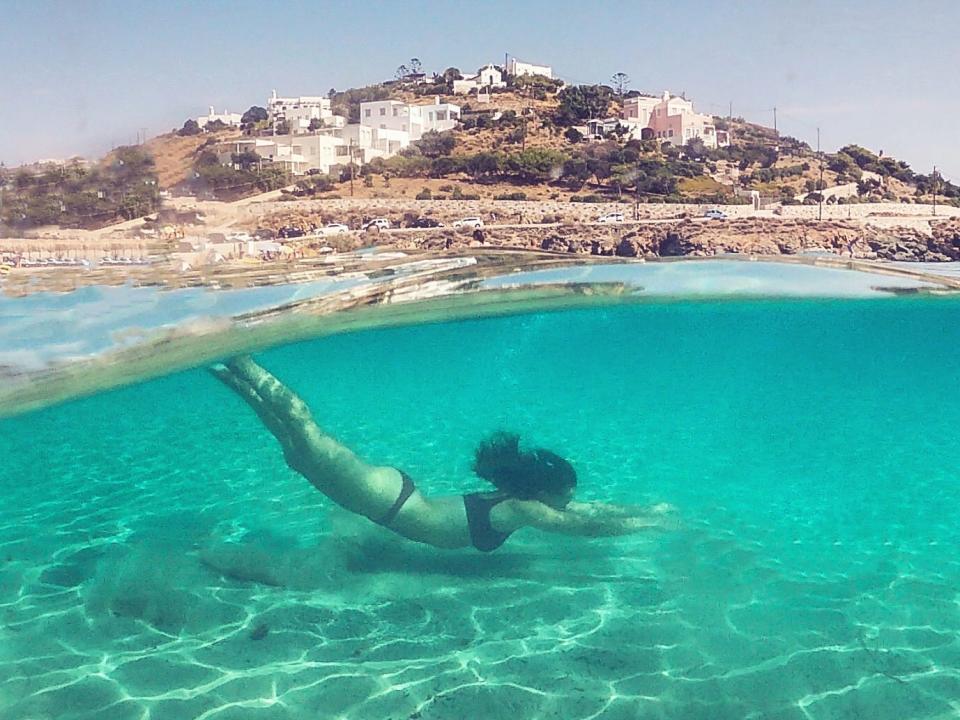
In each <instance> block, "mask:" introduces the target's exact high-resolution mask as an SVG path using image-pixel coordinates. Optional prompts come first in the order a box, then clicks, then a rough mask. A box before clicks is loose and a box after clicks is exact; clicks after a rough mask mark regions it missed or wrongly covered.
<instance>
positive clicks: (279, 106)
mask: <svg viewBox="0 0 960 720" xmlns="http://www.w3.org/2000/svg"><path fill="white" fill-rule="evenodd" d="M267 114H268V115H269V118H270V124H271V125H272V126H273V129H274V132H277V131H278V130H280V129H281V126H282V125H283V124H284V123H286V125H287V128H289V130H290V132H291V133H292V134H294V135H300V134H302V133H307V132H311V131H310V124H311V123H312V122H313V121H314V120H318V121H320V122H322V123H323V127H343V126H344V125H345V124H346V120H345V119H344V118H343V117H341V116H339V115H334V114H333V111H332V110H331V109H330V99H329V98H325V97H319V96H315V95H304V96H301V97H277V91H276V90H274V91H273V95H272V96H271V97H270V99H269V100H267Z"/></svg>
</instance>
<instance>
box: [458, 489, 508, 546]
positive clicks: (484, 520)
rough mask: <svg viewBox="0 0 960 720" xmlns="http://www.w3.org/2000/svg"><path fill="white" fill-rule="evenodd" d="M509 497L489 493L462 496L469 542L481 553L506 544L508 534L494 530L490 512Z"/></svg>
mask: <svg viewBox="0 0 960 720" xmlns="http://www.w3.org/2000/svg"><path fill="white" fill-rule="evenodd" d="M504 500H509V496H507V495H501V494H499V493H497V494H493V495H491V494H489V493H470V494H469V495H464V496H463V507H464V508H465V509H466V511H467V527H468V528H469V530H470V542H472V543H473V546H474V547H475V548H476V549H477V550H480V551H481V552H490V551H491V550H496V549H497V548H498V547H500V546H501V545H503V543H504V542H506V540H507V538H508V537H510V533H504V532H500V531H499V530H495V529H494V527H493V525H491V524H490V511H491V510H493V508H495V507H496V506H497V505H499V504H500V503H502V502H503V501H504Z"/></svg>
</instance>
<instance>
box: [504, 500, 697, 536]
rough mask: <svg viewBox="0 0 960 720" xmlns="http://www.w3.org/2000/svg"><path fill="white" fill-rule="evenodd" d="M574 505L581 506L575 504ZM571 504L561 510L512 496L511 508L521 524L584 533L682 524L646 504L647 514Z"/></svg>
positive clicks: (617, 532) (623, 532)
mask: <svg viewBox="0 0 960 720" xmlns="http://www.w3.org/2000/svg"><path fill="white" fill-rule="evenodd" d="M570 505H576V506H577V507H573V508H571V506H570ZM570 505H568V506H567V509H566V510H563V511H559V510H554V509H553V508H551V507H549V506H548V505H545V504H543V503H542V502H538V501H536V500H512V501H510V512H511V514H512V516H513V518H512V519H513V520H514V524H515V525H516V527H517V528H520V527H525V526H529V527H535V528H537V529H538V530H544V531H546V532H555V533H560V534H562V535H578V536H581V537H610V536H613V535H630V534H633V533H637V532H642V531H644V530H673V529H676V528H677V526H678V521H677V520H676V518H675V517H673V516H672V515H671V514H670V513H669V512H666V511H660V512H650V508H646V510H647V512H645V513H644V514H633V515H614V514H606V513H603V512H589V511H586V512H585V511H583V510H582V509H581V506H586V508H588V509H589V508H591V506H593V503H571V504H570ZM611 507H617V506H611ZM655 507H659V506H655Z"/></svg>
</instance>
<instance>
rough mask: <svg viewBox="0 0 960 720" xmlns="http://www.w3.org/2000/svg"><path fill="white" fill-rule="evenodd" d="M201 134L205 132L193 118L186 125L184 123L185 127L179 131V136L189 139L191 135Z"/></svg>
mask: <svg viewBox="0 0 960 720" xmlns="http://www.w3.org/2000/svg"><path fill="white" fill-rule="evenodd" d="M201 132H203V131H202V130H201V129H200V126H199V125H198V124H197V121H196V120H194V119H193V118H190V119H188V120H187V121H186V122H185V123H183V127H182V128H180V129H179V130H178V131H177V135H179V136H181V137H187V136H189V135H199V134H200V133H201Z"/></svg>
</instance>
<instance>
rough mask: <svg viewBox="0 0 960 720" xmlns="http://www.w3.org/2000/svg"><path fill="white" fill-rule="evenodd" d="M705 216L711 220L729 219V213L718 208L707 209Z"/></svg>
mask: <svg viewBox="0 0 960 720" xmlns="http://www.w3.org/2000/svg"><path fill="white" fill-rule="evenodd" d="M703 216H704V217H705V218H707V219H709V220H726V219H727V214H726V213H725V212H724V211H723V210H717V209H716V208H712V209H710V210H707V211H706V212H705V213H704V214H703Z"/></svg>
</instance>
